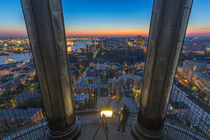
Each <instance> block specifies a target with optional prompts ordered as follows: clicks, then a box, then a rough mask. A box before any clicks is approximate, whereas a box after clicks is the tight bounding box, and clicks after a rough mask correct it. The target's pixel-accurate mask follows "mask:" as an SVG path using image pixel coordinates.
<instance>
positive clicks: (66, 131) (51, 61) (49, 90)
mask: <svg viewBox="0 0 210 140" xmlns="http://www.w3.org/2000/svg"><path fill="white" fill-rule="evenodd" d="M21 4H22V9H23V14H24V18H25V23H26V27H27V32H28V36H29V39H30V44H31V48H32V53H33V58H34V63H35V67H36V71H37V74H38V79H39V83H40V87H41V91H42V96H43V101H44V105H45V110H46V115H47V120H48V127H49V133H48V136H49V138H50V139H62V140H65V139H74V138H75V137H76V136H77V135H78V134H79V132H80V126H81V125H80V122H79V121H78V119H77V117H76V116H75V114H74V107H73V99H72V83H71V81H70V73H69V67H68V66H69V65H68V55H67V50H66V40H65V39H66V37H65V29H64V19H63V12H62V5H61V0H21Z"/></svg>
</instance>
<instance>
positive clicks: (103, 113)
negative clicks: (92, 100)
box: [101, 110, 113, 118]
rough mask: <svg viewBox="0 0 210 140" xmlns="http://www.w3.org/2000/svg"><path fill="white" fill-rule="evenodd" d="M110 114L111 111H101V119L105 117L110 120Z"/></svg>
mask: <svg viewBox="0 0 210 140" xmlns="http://www.w3.org/2000/svg"><path fill="white" fill-rule="evenodd" d="M112 114H113V112H112V110H102V111H101V117H102V115H105V117H106V118H110V117H112Z"/></svg>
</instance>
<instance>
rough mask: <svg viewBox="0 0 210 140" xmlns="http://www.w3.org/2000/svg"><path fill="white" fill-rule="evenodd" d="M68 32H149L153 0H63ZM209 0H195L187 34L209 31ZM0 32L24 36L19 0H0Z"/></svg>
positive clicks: (115, 33) (140, 33) (121, 34)
mask: <svg viewBox="0 0 210 140" xmlns="http://www.w3.org/2000/svg"><path fill="white" fill-rule="evenodd" d="M62 4H63V12H64V21H65V26H66V33H67V36H69V35H71V36H98V35H100V36H130V35H148V32H149V25H150V19H151V12H152V5H153V0H62ZM209 5H210V0H194V4H193V8H192V12H191V17H190V21H189V25H188V30H187V34H188V35H210V18H209V14H210V8H209ZM0 19H1V21H0V36H25V35H27V34H26V28H25V23H24V18H23V14H22V9H21V4H20V0H3V1H1V2H0Z"/></svg>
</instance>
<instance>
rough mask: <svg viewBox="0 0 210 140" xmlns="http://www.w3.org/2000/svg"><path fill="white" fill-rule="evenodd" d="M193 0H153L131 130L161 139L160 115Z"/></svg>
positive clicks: (172, 76)
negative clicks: (146, 45) (138, 101)
mask: <svg viewBox="0 0 210 140" xmlns="http://www.w3.org/2000/svg"><path fill="white" fill-rule="evenodd" d="M192 3H193V0H154V4H153V11H152V18H151V24H150V32H149V42H148V49H147V57H146V62H145V70H144V78H143V87H142V94H141V97H140V109H139V114H138V117H137V120H136V122H135V123H134V124H133V126H132V134H133V135H134V136H135V137H136V138H138V139H142V140H144V139H162V138H163V127H164V119H165V114H166V111H167V106H168V102H169V96H170V92H171V88H172V84H173V80H174V75H175V72H176V68H177V64H178V59H179V56H180V53H181V48H182V43H183V40H184V36H185V33H186V28H187V24H188V20H189V16H190V11H191V7H192Z"/></svg>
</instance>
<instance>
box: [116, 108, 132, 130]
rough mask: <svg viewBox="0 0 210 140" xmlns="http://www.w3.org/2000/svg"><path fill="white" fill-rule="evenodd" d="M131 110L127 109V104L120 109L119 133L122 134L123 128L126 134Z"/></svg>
mask: <svg viewBox="0 0 210 140" xmlns="http://www.w3.org/2000/svg"><path fill="white" fill-rule="evenodd" d="M129 114H130V111H129V110H128V109H127V107H126V105H122V106H121V108H120V111H119V119H118V121H119V122H118V123H119V124H118V129H117V133H118V134H120V130H121V129H122V133H123V134H125V128H126V124H127V121H128V117H129Z"/></svg>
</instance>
